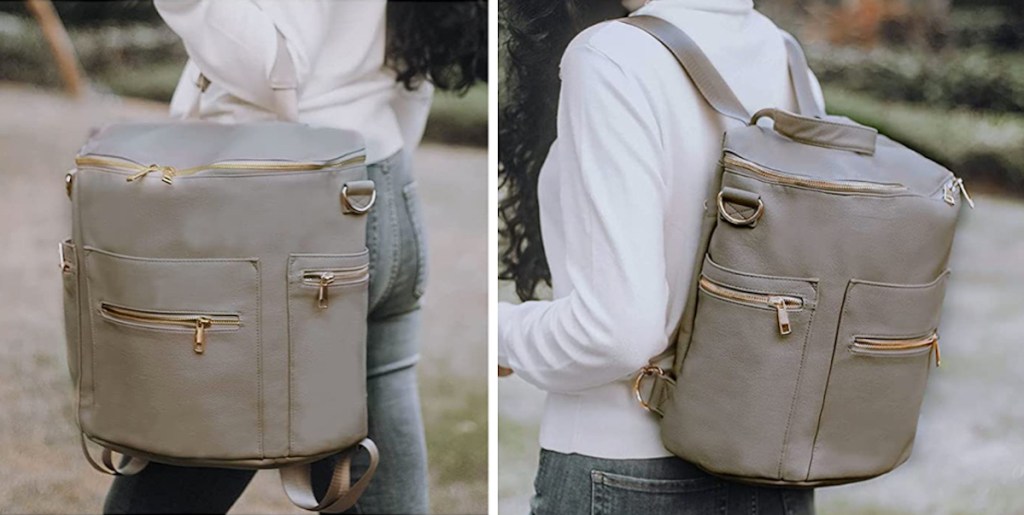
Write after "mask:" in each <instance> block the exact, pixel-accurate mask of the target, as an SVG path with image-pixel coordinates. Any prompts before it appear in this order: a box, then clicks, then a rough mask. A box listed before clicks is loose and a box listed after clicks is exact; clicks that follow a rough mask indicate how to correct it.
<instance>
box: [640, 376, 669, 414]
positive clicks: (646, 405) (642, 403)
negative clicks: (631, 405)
mask: <svg viewBox="0 0 1024 515" xmlns="http://www.w3.org/2000/svg"><path fill="white" fill-rule="evenodd" d="M654 376H657V377H660V378H663V377H665V371H664V370H662V368H661V367H656V366H654V365H647V366H645V367H644V368H641V369H640V372H637V374H636V379H635V380H634V381H633V395H635V396H636V401H637V402H639V403H640V406H641V407H642V408H643V409H645V410H647V411H650V412H651V413H657V411H655V409H654V408H653V407H651V405H650V403H648V402H647V401H645V400H644V396H643V394H642V393H640V387H641V386H643V382H644V379H646V378H648V377H654Z"/></svg>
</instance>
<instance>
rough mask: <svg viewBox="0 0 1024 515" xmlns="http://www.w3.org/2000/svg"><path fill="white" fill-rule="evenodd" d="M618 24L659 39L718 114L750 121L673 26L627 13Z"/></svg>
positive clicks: (707, 63)
mask: <svg viewBox="0 0 1024 515" xmlns="http://www.w3.org/2000/svg"><path fill="white" fill-rule="evenodd" d="M620 21H622V23H625V24H628V25H633V26H634V27H637V28H639V29H641V30H643V31H645V32H647V33H648V34H650V35H651V36H654V38H655V39H657V40H658V41H660V42H661V44H662V45H665V48H667V49H668V50H669V52H672V55H673V56H675V58H676V60H677V61H679V64H680V65H681V66H682V67H683V70H684V71H686V74H687V75H689V76H690V80H692V81H693V84H694V86H696V87H697V90H698V91H700V94H701V96H703V97H704V100H706V101H707V103H708V104H710V105H711V108H712V109H714V110H715V111H718V113H719V114H721V115H723V116H726V117H729V118H732V119H734V120H738V121H740V122H742V123H744V124H746V123H747V122H748V121H749V120H750V113H748V112H747V110H746V108H744V107H743V104H741V103H740V100H739V99H738V98H736V94H735V93H733V92H732V89H729V85H728V84H726V83H725V80H724V79H722V76H721V75H719V74H718V70H715V66H714V65H713V64H711V61H709V60H708V58H707V56H706V55H704V52H703V51H701V49H700V47H699V46H697V43H696V42H694V41H693V40H692V39H690V36H687V35H686V33H685V32H683V31H682V30H679V28H678V27H676V26H675V25H673V24H671V23H669V22H667V21H665V20H663V19H661V18H657V17H655V16H630V17H628V18H623V19H622V20H620Z"/></svg>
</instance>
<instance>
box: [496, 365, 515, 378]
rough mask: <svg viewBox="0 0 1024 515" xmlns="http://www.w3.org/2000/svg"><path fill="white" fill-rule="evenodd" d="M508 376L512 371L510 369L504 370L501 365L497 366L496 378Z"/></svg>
mask: <svg viewBox="0 0 1024 515" xmlns="http://www.w3.org/2000/svg"><path fill="white" fill-rule="evenodd" d="M510 375H512V369H511V368H505V367H503V366H501V365H498V377H506V376H510Z"/></svg>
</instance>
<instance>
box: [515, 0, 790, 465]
mask: <svg viewBox="0 0 1024 515" xmlns="http://www.w3.org/2000/svg"><path fill="white" fill-rule="evenodd" d="M637 13H638V14H651V15H655V16H658V17H661V18H664V19H666V20H668V21H670V22H672V23H674V24H675V25H677V26H679V27H680V28H682V29H683V30H684V31H686V33H687V34H689V35H690V37H692V38H693V39H694V40H695V41H696V42H697V44H698V45H699V46H700V47H701V48H702V49H703V50H704V52H705V53H706V54H707V56H708V58H709V59H710V60H711V62H712V63H713V64H714V65H715V67H716V68H717V69H718V70H719V73H721V75H722V76H723V77H724V79H725V81H726V82H727V83H728V84H729V86H730V87H731V88H732V89H733V91H735V93H736V95H737V97H739V99H740V101H741V102H742V103H743V105H744V106H745V107H746V108H747V110H748V111H750V112H751V113H753V112H755V111H756V110H757V109H760V108H762V107H768V106H777V107H782V108H785V109H790V110H792V109H794V108H795V106H796V99H795V97H794V95H793V93H792V88H791V86H790V81H789V77H788V69H787V65H786V52H785V48H784V46H783V45H784V43H783V40H782V37H781V34H780V32H779V31H778V29H777V28H776V27H775V25H774V24H773V23H772V22H771V21H770V20H768V19H767V18H765V17H764V16H762V15H761V14H760V13H758V12H757V11H755V10H753V4H752V2H751V0H653V1H651V2H649V3H648V4H647V5H646V6H644V7H643V8H641V9H640V10H638V11H637ZM561 79H562V89H561V97H560V101H559V107H558V138H557V140H556V141H555V143H554V144H553V145H552V147H551V150H550V153H549V154H548V157H547V161H545V163H544V166H543V168H542V170H541V174H540V183H539V191H538V195H539V198H540V216H541V232H542V234H543V238H544V248H545V252H546V254H547V259H548V263H549V265H550V268H551V278H552V287H553V298H554V300H551V301H531V302H526V303H523V304H519V305H512V304H505V303H503V304H500V305H499V308H498V325H499V329H498V335H499V336H498V354H499V358H498V361H499V363H500V364H501V365H503V366H507V367H509V368H511V369H513V370H514V371H515V373H516V374H518V375H519V376H520V377H522V378H523V379H525V380H526V381H528V382H530V383H532V384H534V385H536V386H537V387H539V388H541V389H543V390H546V391H547V392H548V395H547V401H546V404H545V409H544V415H543V419H542V421H541V435H540V444H541V446H542V447H543V448H545V449H550V450H554V451H558V452H565V453H580V454H585V455H589V456H596V457H602V458H653V457H660V456H668V455H670V453H669V452H668V451H666V450H665V448H664V447H663V446H662V444H661V439H660V436H659V430H658V424H657V420H656V418H655V417H654V416H653V415H650V414H648V413H647V412H646V411H644V410H643V409H642V408H641V407H640V406H639V405H638V404H637V402H636V400H635V399H634V398H633V396H632V392H631V389H630V386H631V385H630V380H631V379H632V377H633V375H634V374H635V372H636V371H637V369H638V368H640V367H641V366H642V365H643V364H644V363H646V361H647V360H648V359H649V358H651V357H652V356H655V355H657V354H659V353H661V352H662V351H663V350H665V349H666V347H667V346H668V345H669V341H668V340H669V336H670V335H671V333H672V332H673V330H674V329H675V327H676V325H677V324H678V322H679V319H680V316H681V315H682V311H683V305H684V303H685V300H686V295H687V291H688V288H689V287H690V283H691V280H692V279H693V277H692V273H691V271H692V268H693V265H694V262H695V260H696V259H697V256H696V245H697V242H698V239H699V235H700V219H701V215H702V210H703V200H704V195H705V194H706V193H707V192H708V188H709V184H710V181H711V178H712V175H713V173H714V172H715V169H716V166H717V162H718V160H719V159H720V157H721V152H722V147H721V138H722V134H723V132H724V131H725V129H726V128H727V127H732V126H735V124H736V123H737V122H735V121H732V120H728V121H726V119H724V118H723V117H722V116H720V115H718V114H717V113H715V112H714V111H713V110H712V109H711V108H710V107H709V106H708V105H707V103H706V102H705V101H704V99H703V98H702V97H701V96H700V94H699V93H698V92H697V90H696V89H695V88H694V86H693V84H692V83H691V82H690V81H689V80H688V78H687V77H686V75H685V74H684V73H683V71H682V69H681V68H680V66H679V65H678V64H677V62H676V61H675V60H674V59H673V58H672V56H671V55H670V54H669V53H668V52H667V51H666V50H665V49H664V47H662V46H661V44H660V43H658V42H657V41H656V40H655V39H653V38H652V37H651V36H649V35H647V34H646V33H644V32H642V31H641V30H640V29H637V28H635V27H632V26H628V25H625V24H622V23H616V22H609V23H603V24H600V25H597V26H595V27H591V28H589V29H587V30H585V31H583V32H582V33H581V34H580V35H579V36H577V37H576V38H575V39H574V40H573V41H572V43H570V45H569V48H568V49H567V50H566V52H565V54H564V55H563V57H562V61H561Z"/></svg>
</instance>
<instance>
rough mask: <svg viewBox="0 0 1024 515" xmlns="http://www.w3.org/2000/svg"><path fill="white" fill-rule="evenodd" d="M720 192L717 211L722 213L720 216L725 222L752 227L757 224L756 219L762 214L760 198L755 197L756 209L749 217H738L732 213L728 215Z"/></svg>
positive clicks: (762, 208)
mask: <svg viewBox="0 0 1024 515" xmlns="http://www.w3.org/2000/svg"><path fill="white" fill-rule="evenodd" d="M722 193H723V192H721V191H720V192H718V213H719V214H720V215H722V218H724V219H725V221H726V222H729V223H731V224H733V225H738V226H741V227H744V226H747V227H753V226H754V225H755V224H757V221H758V220H759V219H760V218H761V215H763V214H764V202H763V201H762V200H761V199H757V210H755V211H754V214H752V215H750V216H749V217H747V218H738V217H735V216H733V215H730V214H729V213H728V212H727V211H726V210H725V201H724V199H723V198H722Z"/></svg>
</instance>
